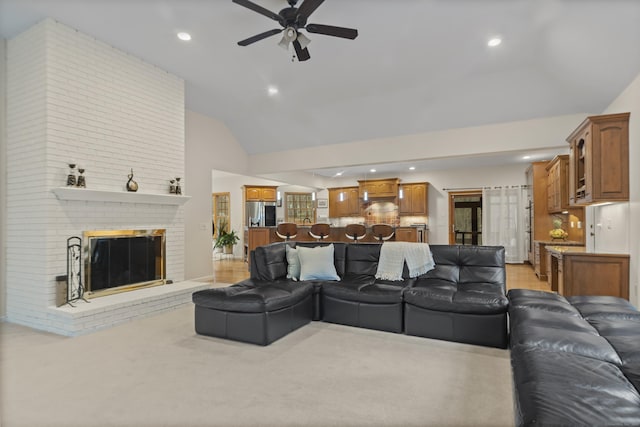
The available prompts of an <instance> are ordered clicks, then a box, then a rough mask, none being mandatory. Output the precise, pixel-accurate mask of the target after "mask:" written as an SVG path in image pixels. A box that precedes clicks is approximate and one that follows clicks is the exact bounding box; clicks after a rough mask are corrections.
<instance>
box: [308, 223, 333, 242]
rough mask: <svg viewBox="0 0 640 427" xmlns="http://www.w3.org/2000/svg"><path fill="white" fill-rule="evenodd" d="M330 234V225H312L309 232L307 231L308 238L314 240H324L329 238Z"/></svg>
mask: <svg viewBox="0 0 640 427" xmlns="http://www.w3.org/2000/svg"><path fill="white" fill-rule="evenodd" d="M330 232H331V225H330V224H320V223H319V224H313V225H312V226H311V230H309V236H311V237H313V238H314V239H316V240H324V239H326V238H327V237H329V233H330Z"/></svg>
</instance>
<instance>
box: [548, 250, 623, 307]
mask: <svg viewBox="0 0 640 427" xmlns="http://www.w3.org/2000/svg"><path fill="white" fill-rule="evenodd" d="M546 250H547V264H548V265H549V274H548V275H549V277H548V282H549V285H550V286H551V290H553V291H555V292H558V293H559V294H560V295H565V296H574V295H611V296H616V297H620V298H625V299H629V255H628V254H612V253H597V252H590V251H587V249H586V248H585V247H584V246H547V247H546Z"/></svg>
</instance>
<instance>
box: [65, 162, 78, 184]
mask: <svg viewBox="0 0 640 427" xmlns="http://www.w3.org/2000/svg"><path fill="white" fill-rule="evenodd" d="M75 186H76V165H75V163H69V175H67V187H75Z"/></svg>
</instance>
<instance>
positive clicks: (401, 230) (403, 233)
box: [394, 227, 418, 242]
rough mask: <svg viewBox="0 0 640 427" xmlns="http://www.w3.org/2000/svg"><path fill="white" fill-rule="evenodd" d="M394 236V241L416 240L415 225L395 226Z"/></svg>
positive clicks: (416, 231)
mask: <svg viewBox="0 0 640 427" xmlns="http://www.w3.org/2000/svg"><path fill="white" fill-rule="evenodd" d="M394 237H395V240H396V242H417V241H418V230H417V229H416V228H415V227H397V228H396V230H395V236H394Z"/></svg>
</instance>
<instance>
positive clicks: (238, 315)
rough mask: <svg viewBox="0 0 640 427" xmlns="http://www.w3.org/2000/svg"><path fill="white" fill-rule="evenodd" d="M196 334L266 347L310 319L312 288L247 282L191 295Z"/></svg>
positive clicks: (310, 286) (250, 280)
mask: <svg viewBox="0 0 640 427" xmlns="http://www.w3.org/2000/svg"><path fill="white" fill-rule="evenodd" d="M192 300H193V302H194V304H195V306H196V307H195V329H196V333H198V334H201V335H208V336H212V337H218V338H227V339H231V340H235V341H244V342H249V343H253V344H260V345H268V344H271V343H272V342H274V341H275V340H277V339H279V338H281V337H283V336H285V335H287V334H288V333H289V332H291V331H293V330H295V329H297V328H299V327H301V326H304V325H306V324H307V323H309V321H311V318H312V316H313V285H311V284H310V283H304V282H291V281H288V280H283V281H276V282H260V281H256V280H252V279H248V280H245V281H242V282H240V283H237V284H235V285H233V286H229V287H227V288H216V289H206V290H203V291H198V292H195V293H194V294H193V296H192Z"/></svg>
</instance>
